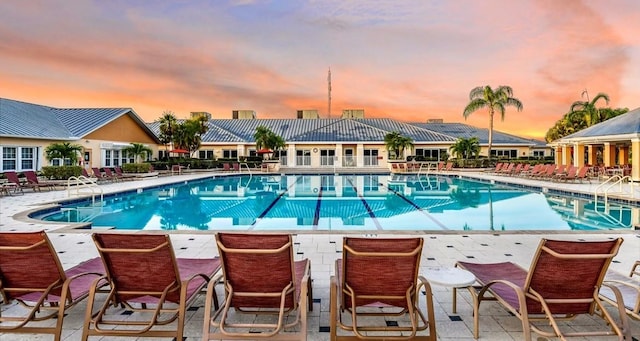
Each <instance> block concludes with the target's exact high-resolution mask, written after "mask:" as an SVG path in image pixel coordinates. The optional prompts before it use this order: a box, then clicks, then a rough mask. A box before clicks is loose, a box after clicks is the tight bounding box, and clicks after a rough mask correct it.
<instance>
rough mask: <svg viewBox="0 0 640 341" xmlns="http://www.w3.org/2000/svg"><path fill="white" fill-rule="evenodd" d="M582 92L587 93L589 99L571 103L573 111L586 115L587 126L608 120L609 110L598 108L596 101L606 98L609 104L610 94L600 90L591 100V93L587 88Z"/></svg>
mask: <svg viewBox="0 0 640 341" xmlns="http://www.w3.org/2000/svg"><path fill="white" fill-rule="evenodd" d="M582 94H583V95H584V94H586V95H587V100H586V101H575V102H573V104H571V113H579V114H581V115H582V116H584V120H585V121H586V123H587V127H590V126H592V125H594V124H598V123H600V122H604V121H606V120H607V119H608V118H609V117H607V111H605V110H601V109H598V108H597V107H596V103H597V102H598V100H600V99H604V100H605V102H606V103H607V104H609V95H607V94H605V93H602V92H600V93H598V94H597V95H596V96H595V97H594V98H593V99H592V100H589V93H588V92H587V90H585V91H584V92H583V93H582Z"/></svg>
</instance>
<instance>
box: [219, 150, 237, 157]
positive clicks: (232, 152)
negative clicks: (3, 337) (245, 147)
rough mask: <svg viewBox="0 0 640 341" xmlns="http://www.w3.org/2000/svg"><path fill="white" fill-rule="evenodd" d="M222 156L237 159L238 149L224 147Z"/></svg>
mask: <svg viewBox="0 0 640 341" xmlns="http://www.w3.org/2000/svg"><path fill="white" fill-rule="evenodd" d="M222 157H223V158H225V159H237V158H238V150H237V149H233V150H231V149H223V150H222Z"/></svg>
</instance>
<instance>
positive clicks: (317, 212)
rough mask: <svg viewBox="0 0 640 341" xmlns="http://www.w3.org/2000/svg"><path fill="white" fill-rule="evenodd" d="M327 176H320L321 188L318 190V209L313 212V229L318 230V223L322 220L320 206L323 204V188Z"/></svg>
mask: <svg viewBox="0 0 640 341" xmlns="http://www.w3.org/2000/svg"><path fill="white" fill-rule="evenodd" d="M324 182H325V178H324V177H320V190H319V191H318V200H317V201H316V210H315V212H314V213H313V225H312V227H311V229H312V230H314V231H316V230H318V223H319V222H320V207H321V206H322V189H323V188H324Z"/></svg>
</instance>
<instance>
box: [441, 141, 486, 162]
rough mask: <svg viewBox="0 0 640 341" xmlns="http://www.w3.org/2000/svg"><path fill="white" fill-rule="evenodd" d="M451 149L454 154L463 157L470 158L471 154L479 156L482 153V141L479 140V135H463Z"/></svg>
mask: <svg viewBox="0 0 640 341" xmlns="http://www.w3.org/2000/svg"><path fill="white" fill-rule="evenodd" d="M449 150H450V151H451V153H452V154H454V155H456V156H457V157H459V158H462V159H468V158H470V157H471V156H475V157H478V154H480V141H478V138H477V137H471V138H468V139H467V138H464V137H461V138H459V139H458V140H457V141H456V143H454V144H453V145H452V146H451V147H450V148H449Z"/></svg>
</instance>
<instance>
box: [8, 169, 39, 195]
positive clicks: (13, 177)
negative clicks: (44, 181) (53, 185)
mask: <svg viewBox="0 0 640 341" xmlns="http://www.w3.org/2000/svg"><path fill="white" fill-rule="evenodd" d="M4 176H6V177H7V180H9V182H10V183H13V184H15V185H16V186H18V188H20V191H21V192H22V189H23V188H30V189H32V190H33V191H34V192H35V191H39V190H40V187H41V186H39V185H38V184H34V183H31V182H28V181H27V180H26V178H25V181H21V180H20V178H18V173H16V172H13V171H9V172H4Z"/></svg>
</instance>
